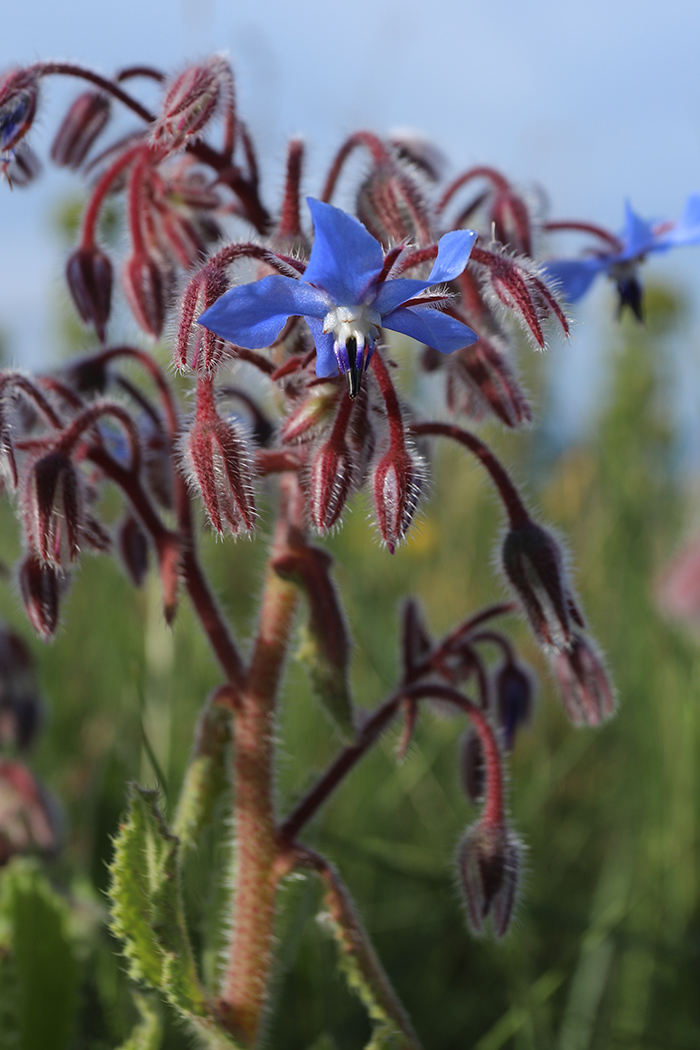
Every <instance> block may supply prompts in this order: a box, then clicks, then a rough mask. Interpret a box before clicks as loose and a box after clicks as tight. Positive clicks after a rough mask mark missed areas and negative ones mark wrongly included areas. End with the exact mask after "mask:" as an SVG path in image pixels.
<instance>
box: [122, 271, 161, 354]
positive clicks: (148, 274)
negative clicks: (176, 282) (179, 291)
mask: <svg viewBox="0 0 700 1050" xmlns="http://www.w3.org/2000/svg"><path fill="white" fill-rule="evenodd" d="M168 283H169V282H168V279H167V275H166V274H164V272H163V269H162V267H161V266H160V265H159V264H158V262H157V261H156V259H154V257H153V256H152V255H149V254H148V253H147V252H145V251H139V252H134V254H133V255H132V256H131V257H130V258H129V259H127V261H126V263H125V264H124V269H123V271H122V284H123V286H124V291H125V293H126V297H127V299H128V301H129V306H130V307H131V311H132V313H133V315H134V317H135V318H136V320H137V322H138V324H139V326H140V327H141V328H142V329H143V330H144V332H147V333H148V334H149V335H152V336H153V338H154V339H158V337H159V336H160V334H161V332H162V331H163V322H164V321H165V310H166V305H167V295H168Z"/></svg>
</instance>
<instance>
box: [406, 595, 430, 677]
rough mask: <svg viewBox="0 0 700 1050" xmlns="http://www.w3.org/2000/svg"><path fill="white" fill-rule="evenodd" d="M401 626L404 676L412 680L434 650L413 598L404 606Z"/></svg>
mask: <svg viewBox="0 0 700 1050" xmlns="http://www.w3.org/2000/svg"><path fill="white" fill-rule="evenodd" d="M401 626H402V632H401V653H402V657H403V667H404V675H405V678H406V679H407V680H410V678H411V675H412V673H413V672H414V671H415V670H416V668H418V667H420V665H421V664H422V663H423V661H424V660H425V658H426V656H427V655H428V654H429V652H430V650H431V649H432V642H431V640H430V635H429V634H428V631H427V630H426V627H425V624H424V622H423V617H422V615H421V610H420V608H419V607H418V604H417V602H415V601H414V600H413V599H412V598H409V600H408V601H407V602H406V604H405V606H404V609H403V617H402V624H401Z"/></svg>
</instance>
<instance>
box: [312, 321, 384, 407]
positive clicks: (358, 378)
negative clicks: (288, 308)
mask: <svg viewBox="0 0 700 1050" xmlns="http://www.w3.org/2000/svg"><path fill="white" fill-rule="evenodd" d="M381 323H382V318H381V314H380V313H379V312H378V311H377V310H373V309H372V308H371V307H370V306H367V305H365V304H362V303H358V305H357V306H334V307H333V309H332V310H329V311H328V313H327V314H326V316H325V317H324V319H323V331H324V333H326V334H328V333H332V334H333V350H334V351H335V356H336V360H337V362H338V368H339V370H340V372H341V373H342V374H343V375H344V376H345V378H346V380H347V384H348V393H349V394H350V397H351V398H354V397H357V395H358V393H359V392H360V384H361V382H362V372H363V371H364V370H365V369H366V368H367V365H368V364H369V359H370V357H371V356H372V352H373V351H374V343H375V340H376V338H377V336H378V335H379V326H380V325H381ZM365 347H367V356H366V357H365Z"/></svg>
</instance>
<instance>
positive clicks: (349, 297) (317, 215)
mask: <svg viewBox="0 0 700 1050" xmlns="http://www.w3.org/2000/svg"><path fill="white" fill-rule="evenodd" d="M307 203H308V205H309V209H310V211H311V216H312V218H313V220H314V243H313V247H312V249H311V257H310V258H309V265H308V266H307V267H306V272H305V274H304V280H305V281H308V282H310V283H311V284H315V285H317V286H318V287H319V288H324V289H325V290H326V291H327V292H328V294H329V295H330V296H331V298H332V299H333V301H334V302H335V303H336V304H337V305H338V306H354V305H355V304H356V303H361V302H362V301H363V297H364V296H365V293H366V292H367V290H368V287H369V286H370V285H371V283H372V281H374V280H376V278H377V277H378V276H379V274H380V273H381V269H382V266H383V265H384V252H383V251H382V246H381V245H380V243H379V241H377V240H375V239H374V237H373V236H372V234H371V233H368V232H367V230H366V229H365V228H364V226H363V225H362V223H361V222H359V221H358V220H357V219H356V218H354V216H352V215H348V214H347V212H344V211H341V210H340V208H334V207H333V206H332V205H331V204H324V203H323V202H322V201H317V200H314V199H313V197H308V198H307Z"/></svg>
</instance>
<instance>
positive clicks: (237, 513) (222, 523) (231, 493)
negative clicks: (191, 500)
mask: <svg viewBox="0 0 700 1050" xmlns="http://www.w3.org/2000/svg"><path fill="white" fill-rule="evenodd" d="M184 460H185V466H186V468H187V472H188V476H189V480H190V484H191V485H192V487H193V488H195V489H196V490H197V491H198V492H199V494H200V496H201V497H202V500H203V501H204V506H205V508H206V512H207V514H208V516H209V521H210V522H211V525H212V528H213V529H215V530H216V531H217V532H219V533H224V532H226V531H228V532H230V533H231V535H233V536H238V535H240V534H241V533H250V532H252V531H253V529H254V528H255V520H256V518H257V510H256V507H255V495H254V490H253V463H252V457H251V455H250V450H249V448H248V446H247V444H246V442H245V441H244V439H243V437H242V435H241V434H240V432H239V430H238V429H237V428H236V427H235V426H234V425H233V424H232V423H227V422H225V421H224V420H223V419H221V418H220V417H219V416H217V415H216V413H214V414H213V415H212V414H211V413H201V414H200V412H199V411H198V413H197V418H195V421H194V424H193V425H192V428H191V430H190V432H189V434H187V435H186V438H185V443H184Z"/></svg>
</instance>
